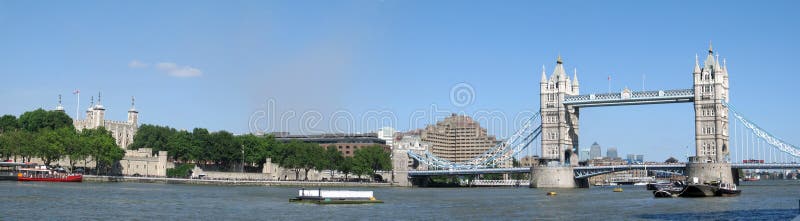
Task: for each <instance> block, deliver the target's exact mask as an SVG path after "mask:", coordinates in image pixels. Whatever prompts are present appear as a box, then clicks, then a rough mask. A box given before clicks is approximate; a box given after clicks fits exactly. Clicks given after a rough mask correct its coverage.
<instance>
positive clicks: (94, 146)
mask: <svg viewBox="0 0 800 221" xmlns="http://www.w3.org/2000/svg"><path fill="white" fill-rule="evenodd" d="M81 139H82V142H81V143H82V144H83V145H85V146H86V148H88V149H89V153H90V156H91V157H92V159H93V160H94V161H95V163H96V165H97V167H96V168H97V171H104V172H105V173H108V171H109V170H110V169H111V165H113V164H114V163H116V162H117V161H119V160H121V159H122V157H124V156H125V151H124V150H122V149H121V148H119V146H117V143H116V142H114V137H112V136H111V132H109V131H108V130H106V129H105V128H104V127H98V128H96V129H84V130H83V131H81Z"/></svg>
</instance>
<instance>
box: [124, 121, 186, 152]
mask: <svg viewBox="0 0 800 221" xmlns="http://www.w3.org/2000/svg"><path fill="white" fill-rule="evenodd" d="M176 132H177V131H176V130H175V129H174V128H171V127H167V126H158V125H151V124H143V125H142V126H140V127H139V128H138V129H137V130H136V135H135V136H134V137H133V143H131V145H130V149H133V150H137V149H139V148H152V150H153V153H157V152H158V151H162V150H166V151H171V150H170V149H169V147H168V145H167V143H168V142H169V138H171V137H172V136H173V135H174V134H175V133H176Z"/></svg>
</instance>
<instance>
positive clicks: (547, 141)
mask: <svg viewBox="0 0 800 221" xmlns="http://www.w3.org/2000/svg"><path fill="white" fill-rule="evenodd" d="M539 90H540V93H539V96H540V101H541V104H540V105H541V106H540V108H541V109H540V111H541V114H542V115H541V119H542V135H541V142H542V156H541V160H540V163H539V164H538V165H534V166H533V167H532V168H531V182H530V187H531V188H554V187H556V188H574V187H577V184H576V182H575V181H576V180H575V177H574V169H573V166H577V165H578V153H579V150H578V116H579V112H578V108H575V107H572V106H568V105H567V106H565V105H564V98H565V97H566V96H576V95H579V92H580V87H579V83H578V73H577V70H575V72H574V73H573V77H572V79H570V78H569V77H568V76H567V73H566V71H565V70H564V63H563V61H562V60H561V55H559V56H558V59H557V60H556V67H555V69H554V70H553V73H552V74H551V75H550V78H547V74H546V73H545V68H544V67H542V80H541V81H540V82H539Z"/></svg>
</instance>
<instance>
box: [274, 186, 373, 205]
mask: <svg viewBox="0 0 800 221" xmlns="http://www.w3.org/2000/svg"><path fill="white" fill-rule="evenodd" d="M289 202H301V203H316V204H360V203H383V201H381V200H377V199H375V196H373V195H372V191H352V190H321V189H316V190H307V189H301V190H299V191H298V193H297V197H295V198H291V199H289Z"/></svg>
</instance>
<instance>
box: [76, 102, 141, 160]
mask: <svg viewBox="0 0 800 221" xmlns="http://www.w3.org/2000/svg"><path fill="white" fill-rule="evenodd" d="M61 110H63V108H61ZM105 115H106V109H105V107H103V104H102V103H101V97H100V95H98V96H97V104H94V98H92V103H91V105H90V106H89V108H88V109H86V118H85V119H82V120H73V125H74V126H75V129H76V130H78V131H81V130H83V129H87V128H88V129H94V128H98V127H105V128H106V130H108V131H110V132H111V135H112V136H113V137H114V140H116V142H117V145H119V147H121V148H122V149H126V150H127V149H128V145H130V144H131V143H133V136H134V135H136V130H137V129H138V127H139V122H138V121H139V111H137V110H136V105H135V99H134V98H133V97H131V109H129V110H128V120H127V121H114V120H106V119H105Z"/></svg>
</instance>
